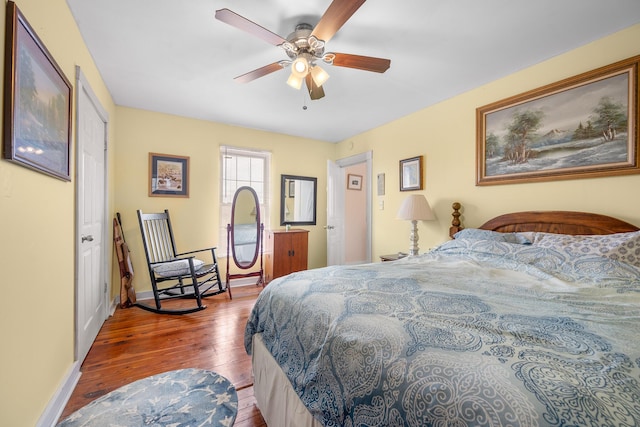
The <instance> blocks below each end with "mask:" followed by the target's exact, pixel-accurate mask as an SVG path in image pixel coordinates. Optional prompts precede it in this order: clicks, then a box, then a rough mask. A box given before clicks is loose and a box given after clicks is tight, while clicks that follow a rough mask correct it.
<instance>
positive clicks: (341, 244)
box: [325, 151, 373, 265]
mask: <svg viewBox="0 0 640 427" xmlns="http://www.w3.org/2000/svg"><path fill="white" fill-rule="evenodd" d="M372 158H373V153H372V152H371V151H367V152H365V153H361V154H357V155H355V156H350V157H346V158H344V159H339V160H337V161H335V162H332V161H330V160H329V161H328V162H327V225H326V226H325V228H326V231H327V265H343V264H361V263H367V262H371V199H372V197H371V188H372V187H371V185H372V184H371V179H372V178H371V176H372V172H371V170H372ZM349 175H351V176H352V178H353V177H354V176H355V177H356V178H355V181H354V183H353V185H347V179H348V178H349ZM360 177H361V178H360ZM358 188H359V189H358Z"/></svg>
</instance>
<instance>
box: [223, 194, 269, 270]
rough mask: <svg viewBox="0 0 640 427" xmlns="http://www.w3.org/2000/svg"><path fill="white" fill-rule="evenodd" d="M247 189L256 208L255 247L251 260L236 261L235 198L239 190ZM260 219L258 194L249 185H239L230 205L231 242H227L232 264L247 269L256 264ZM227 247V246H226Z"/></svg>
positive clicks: (260, 235)
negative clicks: (246, 261)
mask: <svg viewBox="0 0 640 427" xmlns="http://www.w3.org/2000/svg"><path fill="white" fill-rule="evenodd" d="M245 190H248V191H249V192H250V193H251V195H252V196H253V200H254V203H255V209H256V236H257V237H256V248H255V251H254V253H253V259H252V260H251V262H249V263H240V262H239V261H238V258H237V257H236V244H235V241H236V239H235V219H236V200H237V199H238V195H239V194H240V192H241V191H245ZM261 224H262V223H261V219H260V200H258V194H257V193H256V191H255V190H254V189H253V188H251V187H249V186H243V187H240V188H238V189H237V190H236V192H235V194H234V195H233V203H232V205H231V221H230V235H231V237H230V240H231V242H228V243H227V244H228V245H230V246H231V254H232V256H233V262H234V264H235V265H236V266H237V267H238V268H241V269H243V270H247V269H249V268H251V267H253V266H254V265H256V261H258V255H259V254H260V247H261V246H260V245H261V243H262V242H261V240H262V232H261ZM227 247H228V246H227Z"/></svg>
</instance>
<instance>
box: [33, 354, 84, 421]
mask: <svg viewBox="0 0 640 427" xmlns="http://www.w3.org/2000/svg"><path fill="white" fill-rule="evenodd" d="M81 375H82V372H80V363H78V362H77V361H76V362H74V363H73V365H71V369H70V370H69V372H67V375H66V376H65V379H64V381H63V382H62V386H61V387H60V388H59V389H58V390H57V391H56V393H55V394H54V396H53V397H52V398H51V400H50V401H49V404H48V405H47V407H46V408H45V410H44V412H43V413H42V415H40V419H39V420H38V422H37V423H36V427H50V426H55V425H56V423H57V422H58V419H59V418H60V415H62V411H64V408H65V406H66V405H67V402H68V401H69V398H70V397H71V394H72V393H73V390H74V389H75V388H76V385H77V384H78V381H79V380H80V376H81Z"/></svg>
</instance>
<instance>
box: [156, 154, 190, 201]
mask: <svg viewBox="0 0 640 427" xmlns="http://www.w3.org/2000/svg"><path fill="white" fill-rule="evenodd" d="M149 197H189V157H183V156H174V155H171V154H158V153H149Z"/></svg>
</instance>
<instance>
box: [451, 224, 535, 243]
mask: <svg viewBox="0 0 640 427" xmlns="http://www.w3.org/2000/svg"><path fill="white" fill-rule="evenodd" d="M453 238H454V239H471V240H491V241H493V242H506V243H518V244H521V245H530V244H531V241H530V240H529V239H528V238H527V237H525V236H524V235H523V234H521V233H500V232H498V231H492V230H482V229H480V228H465V229H462V230H460V231H458V232H457V233H456V234H454V235H453Z"/></svg>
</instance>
